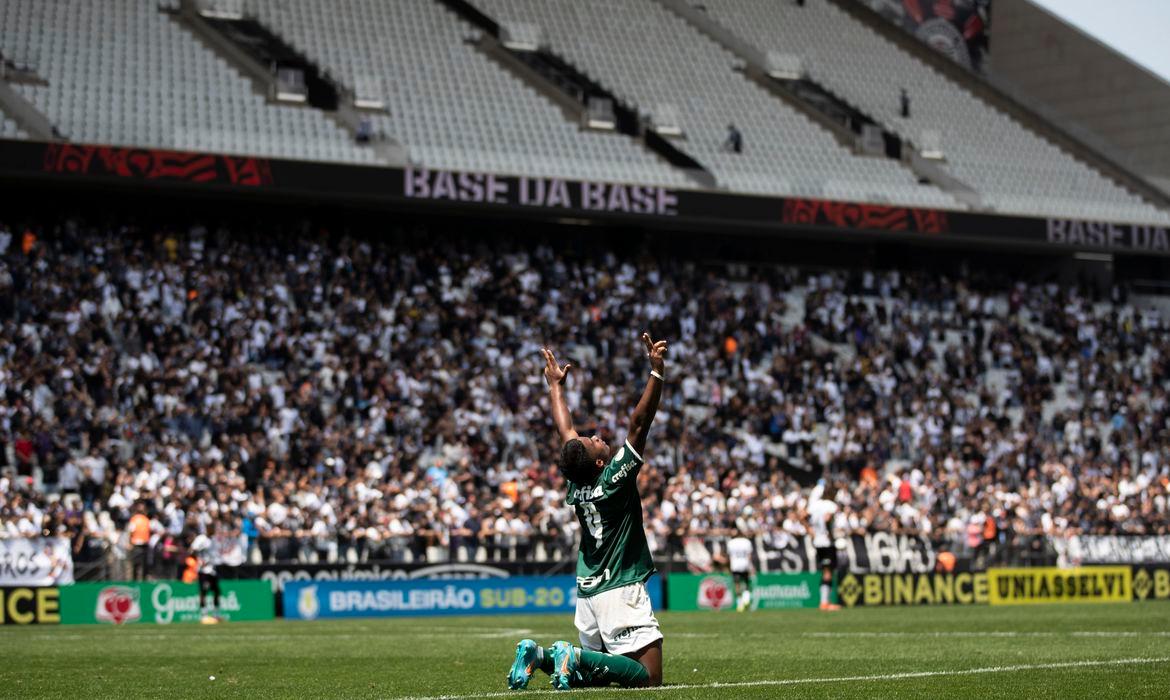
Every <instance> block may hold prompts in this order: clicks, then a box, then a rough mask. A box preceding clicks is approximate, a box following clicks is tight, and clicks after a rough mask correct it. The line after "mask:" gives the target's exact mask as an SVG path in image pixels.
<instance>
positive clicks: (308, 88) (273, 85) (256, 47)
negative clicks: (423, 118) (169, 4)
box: [163, 0, 407, 166]
mask: <svg viewBox="0 0 1170 700" xmlns="http://www.w3.org/2000/svg"><path fill="white" fill-rule="evenodd" d="M163 9H164V11H165V12H166V14H168V15H169V16H170V17H171V18H172V19H173V20H174V21H176V22H177V23H178V24H179V25H180V26H181V27H183V28H184V29H186V30H187V31H188V32H190V33H191V34H192V35H193V36H195V38H196V39H198V40H199V41H201V42H202V43H203V45H204V46H206V47H207V48H208V49H209V50H210V51H212V52H213V53H215V54H217V55H218V56H220V57H221V58H223V59H224V60H225V61H227V63H228V65H230V66H232V67H233V68H235V69H236V70H237V71H239V72H240V74H241V75H243V76H245V77H247V78H248V79H250V80H251V81H252V84H253V86H254V89H255V91H256V93H257V94H259V95H262V96H263V97H264V98H265V99H266V100H268V101H269V102H270V103H274V104H275V103H279V104H282V105H294V106H295V105H299V106H301V107H303V108H305V109H316V110H318V111H320V112H321V114H322V115H324V116H325V118H327V119H329V120H330V121H332V122H333V123H334V124H336V125H337V126H339V127H341V128H342V129H343V130H345V131H346V132H348V133H349V136H350V138H351V139H353V140H354V142H355V143H357V138H358V134H359V130H360V129H361V124H362V121H363V118H364V117H363V112H367V111H369V112H377V113H384V112H385V110H384V109H380V108H373V109H370V108H367V109H359V107H358V106H357V104H356V102H357V100H356V93H355V90H354V88H353V87H352V86H345V85H342V84H340V83H339V82H338V81H337V80H336V79H335V78H333V77H332V76H331V75H329V74H328V73H327V72H326V71H324V70H323V69H322V68H321V67H319V66H317V65H316V64H315V63H313V62H312V61H311V60H309V59H308V58H306V57H305V56H304V55H302V54H301V53H300V52H298V51H297V50H296V49H294V48H293V47H291V46H289V45H288V44H287V43H286V42H285V41H284V40H283V39H281V37H280V36H279V35H278V34H277V33H275V32H273V31H272V30H270V29H269V28H268V27H266V26H264V24H263V23H261V22H260V21H259V20H258V19H256V18H254V17H250V16H244V15H224V14H222V13H215V12H205V11H203V10H202V9H201V7H200V4H199V3H198V2H197V1H196V0H181V2H180V3H179V5H178V7H177V8H174V9H169V10H168V9H166V8H163ZM281 70H291V71H293V72H295V73H296V74H297V75H298V78H297V80H296V81H295V84H289V83H287V82H285V81H282V80H281V78H280V71H281ZM376 136H377V137H376V138H370V139H369V147H370V148H371V149H372V150H373V151H374V153H375V154H377V160H378V161H379V162H380V163H382V164H385V165H390V166H403V165H405V164H406V162H407V153H406V148H405V147H404V146H403V145H402V144H400V143H398V142H397V141H395V140H394V139H393V137H391V136H390V135H388V134H384V133H383V134H378V135H376Z"/></svg>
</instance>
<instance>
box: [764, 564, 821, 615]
mask: <svg viewBox="0 0 1170 700" xmlns="http://www.w3.org/2000/svg"><path fill="white" fill-rule="evenodd" d="M820 604H821V575H820V574H815V573H808V574H759V575H757V576H756V578H755V580H753V581H752V609H753V610H779V609H783V608H815V607H818V606H819V605H820Z"/></svg>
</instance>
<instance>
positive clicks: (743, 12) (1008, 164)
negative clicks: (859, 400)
mask: <svg viewBox="0 0 1170 700" xmlns="http://www.w3.org/2000/svg"><path fill="white" fill-rule="evenodd" d="M501 1H507V0H501ZM703 4H704V6H705V7H706V8H707V11H708V12H709V13H710V14H711V15H712V16H713V17H714V18H716V19H717V20H718V21H719V22H720V23H722V24H724V25H726V26H727V27H728V28H730V29H732V30H733V31H734V32H736V33H738V34H739V35H740V36H742V37H744V38H745V39H747V40H748V41H749V42H751V43H753V44H755V45H756V46H757V47H758V48H759V49H761V50H763V51H767V50H769V49H776V50H781V51H784V52H790V53H798V54H799V55H800V56H801V57H802V59H803V65H804V67H805V69H806V70H807V71H808V73H809V75H810V76H811V77H812V78H813V79H814V80H816V81H817V82H819V83H821V84H823V85H825V86H826V87H828V88H829V89H830V90H832V91H833V92H835V93H837V94H839V95H841V96H843V97H844V98H845V99H847V100H849V101H850V102H852V103H854V104H856V105H857V106H858V107H860V108H861V109H863V110H865V111H866V112H868V113H869V114H870V115H871V116H873V117H874V118H875V119H877V120H878V121H879V122H880V123H882V124H883V125H885V126H886V127H887V128H890V129H893V130H894V131H896V132H897V133H899V134H901V135H902V136H903V137H904V138H906V139H908V140H910V141H911V142H915V143H920V142H921V140H922V135H923V132H924V131H935V132H938V133H939V134H940V135H941V146H942V148H943V151H944V153H945V154H946V158H947V162H946V167H947V169H948V170H949V171H950V172H951V173H952V174H953V175H954V176H955V177H957V178H959V179H960V180H962V181H964V182H966V183H968V184H969V185H971V186H972V187H974V188H975V189H976V190H977V191H978V192H979V193H980V194H981V195H982V198H983V200H984V202H985V204H987V205H988V206H990V207H991V208H993V209H994V210H998V211H1004V212H1012V213H1020V214H1029V215H1040V216H1076V217H1083V218H1088V219H1094V220H1118V221H1134V222H1142V223H1146V222H1167V221H1170V214H1167V213H1166V212H1164V211H1161V210H1159V209H1157V208H1155V207H1153V206H1151V205H1149V204H1147V203H1145V202H1144V201H1143V200H1142V199H1141V198H1139V197H1138V196H1136V195H1134V194H1132V193H1130V192H1127V191H1126V190H1124V189H1123V188H1121V187H1120V186H1118V185H1117V184H1115V183H1113V182H1111V181H1110V180H1108V179H1106V178H1105V177H1104V176H1102V175H1101V174H1100V173H1098V172H1097V171H1095V170H1093V169H1092V168H1090V167H1089V166H1088V165H1086V164H1084V163H1081V162H1079V161H1077V160H1076V159H1075V158H1073V157H1072V156H1071V155H1069V154H1067V153H1065V152H1063V151H1061V150H1060V149H1059V148H1057V147H1056V146H1054V145H1053V144H1051V143H1049V142H1048V141H1046V140H1045V139H1044V138H1043V137H1042V136H1041V135H1039V134H1035V133H1032V132H1030V131H1029V130H1027V129H1026V128H1024V127H1023V126H1021V125H1020V124H1019V123H1017V122H1015V121H1014V120H1012V119H1011V118H1010V117H1008V116H1007V115H1005V114H1003V113H1001V112H999V111H997V110H995V109H994V108H992V107H991V106H990V105H987V104H985V103H984V102H982V101H981V100H980V99H979V98H977V97H976V96H975V95H973V94H972V93H971V92H970V91H969V90H968V89H966V88H965V87H964V86H962V85H959V84H956V83H954V82H952V81H950V80H948V79H947V78H945V77H944V76H942V75H940V74H939V73H938V72H936V71H934V70H932V69H931V68H930V67H929V66H927V65H925V64H924V63H922V62H921V61H919V60H918V59H916V58H915V57H914V56H912V55H911V54H909V53H907V52H905V51H904V50H902V49H900V48H899V47H897V46H895V45H893V44H891V43H890V42H888V41H886V40H885V39H884V38H882V37H880V36H878V35H877V34H876V33H875V32H873V31H872V30H870V29H869V28H867V27H866V26H865V25H863V24H861V23H860V22H858V21H857V20H856V19H854V18H852V17H850V16H849V15H848V14H847V13H845V12H844V11H842V10H841V9H840V8H839V7H837V6H836V5H835V3H834V2H832V1H831V0H808V2H805V3H803V5H802V6H798V5H796V4H794V3H789V2H771V1H770V0H712V1H711V2H704V3H703ZM903 88H905V89H906V90H907V91H908V93H909V95H910V97H911V104H912V109H911V113H910V116H909V117H903V116H902V115H901V113H900V104H899V99H898V96H899V92H900V90H901V89H903Z"/></svg>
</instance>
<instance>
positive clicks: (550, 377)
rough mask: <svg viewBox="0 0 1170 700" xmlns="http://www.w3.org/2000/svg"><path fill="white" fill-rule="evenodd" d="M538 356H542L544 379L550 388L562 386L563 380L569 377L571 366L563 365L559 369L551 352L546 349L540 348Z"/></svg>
mask: <svg viewBox="0 0 1170 700" xmlns="http://www.w3.org/2000/svg"><path fill="white" fill-rule="evenodd" d="M540 354H541V355H544V378H545V381H547V382H548V385H549V386H550V387H552V386H556V385H557V384H564V383H565V378H566V377H568V376H569V370H570V369H572V368H573V365H569V364H567V365H565V366H564V367H561V366H560V365H559V364H557V358H556V356H555V355H553V354H552V350H549V349H548V348H541V349H540Z"/></svg>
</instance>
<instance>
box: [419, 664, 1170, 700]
mask: <svg viewBox="0 0 1170 700" xmlns="http://www.w3.org/2000/svg"><path fill="white" fill-rule="evenodd" d="M1166 662H1170V656H1161V657H1156V658H1142V657H1136V658H1131V659H1102V660H1091V659H1090V660H1084V661H1064V662H1058V663H1050V664H1018V665H1015V666H985V667H983V668H966V669H958V670H953V671H908V672H904V673H881V674H874V675H868V676H832V677H827V678H785V679H777V680H762V681H739V682H732V683H680V684H678V685H663V686H658V687H656V688H636V689H633V692H639V693H647V692H652V691H658V692H669V691H672V690H699V689H711V690H716V689H723V688H759V687H767V686H787V685H810V684H814V683H852V682H870V681H899V680H906V679H912V678H938V677H943V676H976V675H982V674H990V673H1018V672H1020V671H1053V670H1058V669H1066V668H1100V667H1108V666H1134V665H1138V664H1161V663H1166ZM617 690H621V689H620V688H577V689H574V690H573V693H574V694H578V693H591V692H602V693H612V692H614V691H617ZM555 692H556V691H554V690H538V691H535V692H533V691H529V692H527V693H525V694H524V695H525V696H526V697H529V696H532V695H548V694H552V693H555ZM504 697H517V695H516V693H515V692H514V691H512V692H496V693H471V694H468V695H431V696H424V697H420V696H413V695H409V696H403V697H399V698H397V700H472V699H473V698H504Z"/></svg>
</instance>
